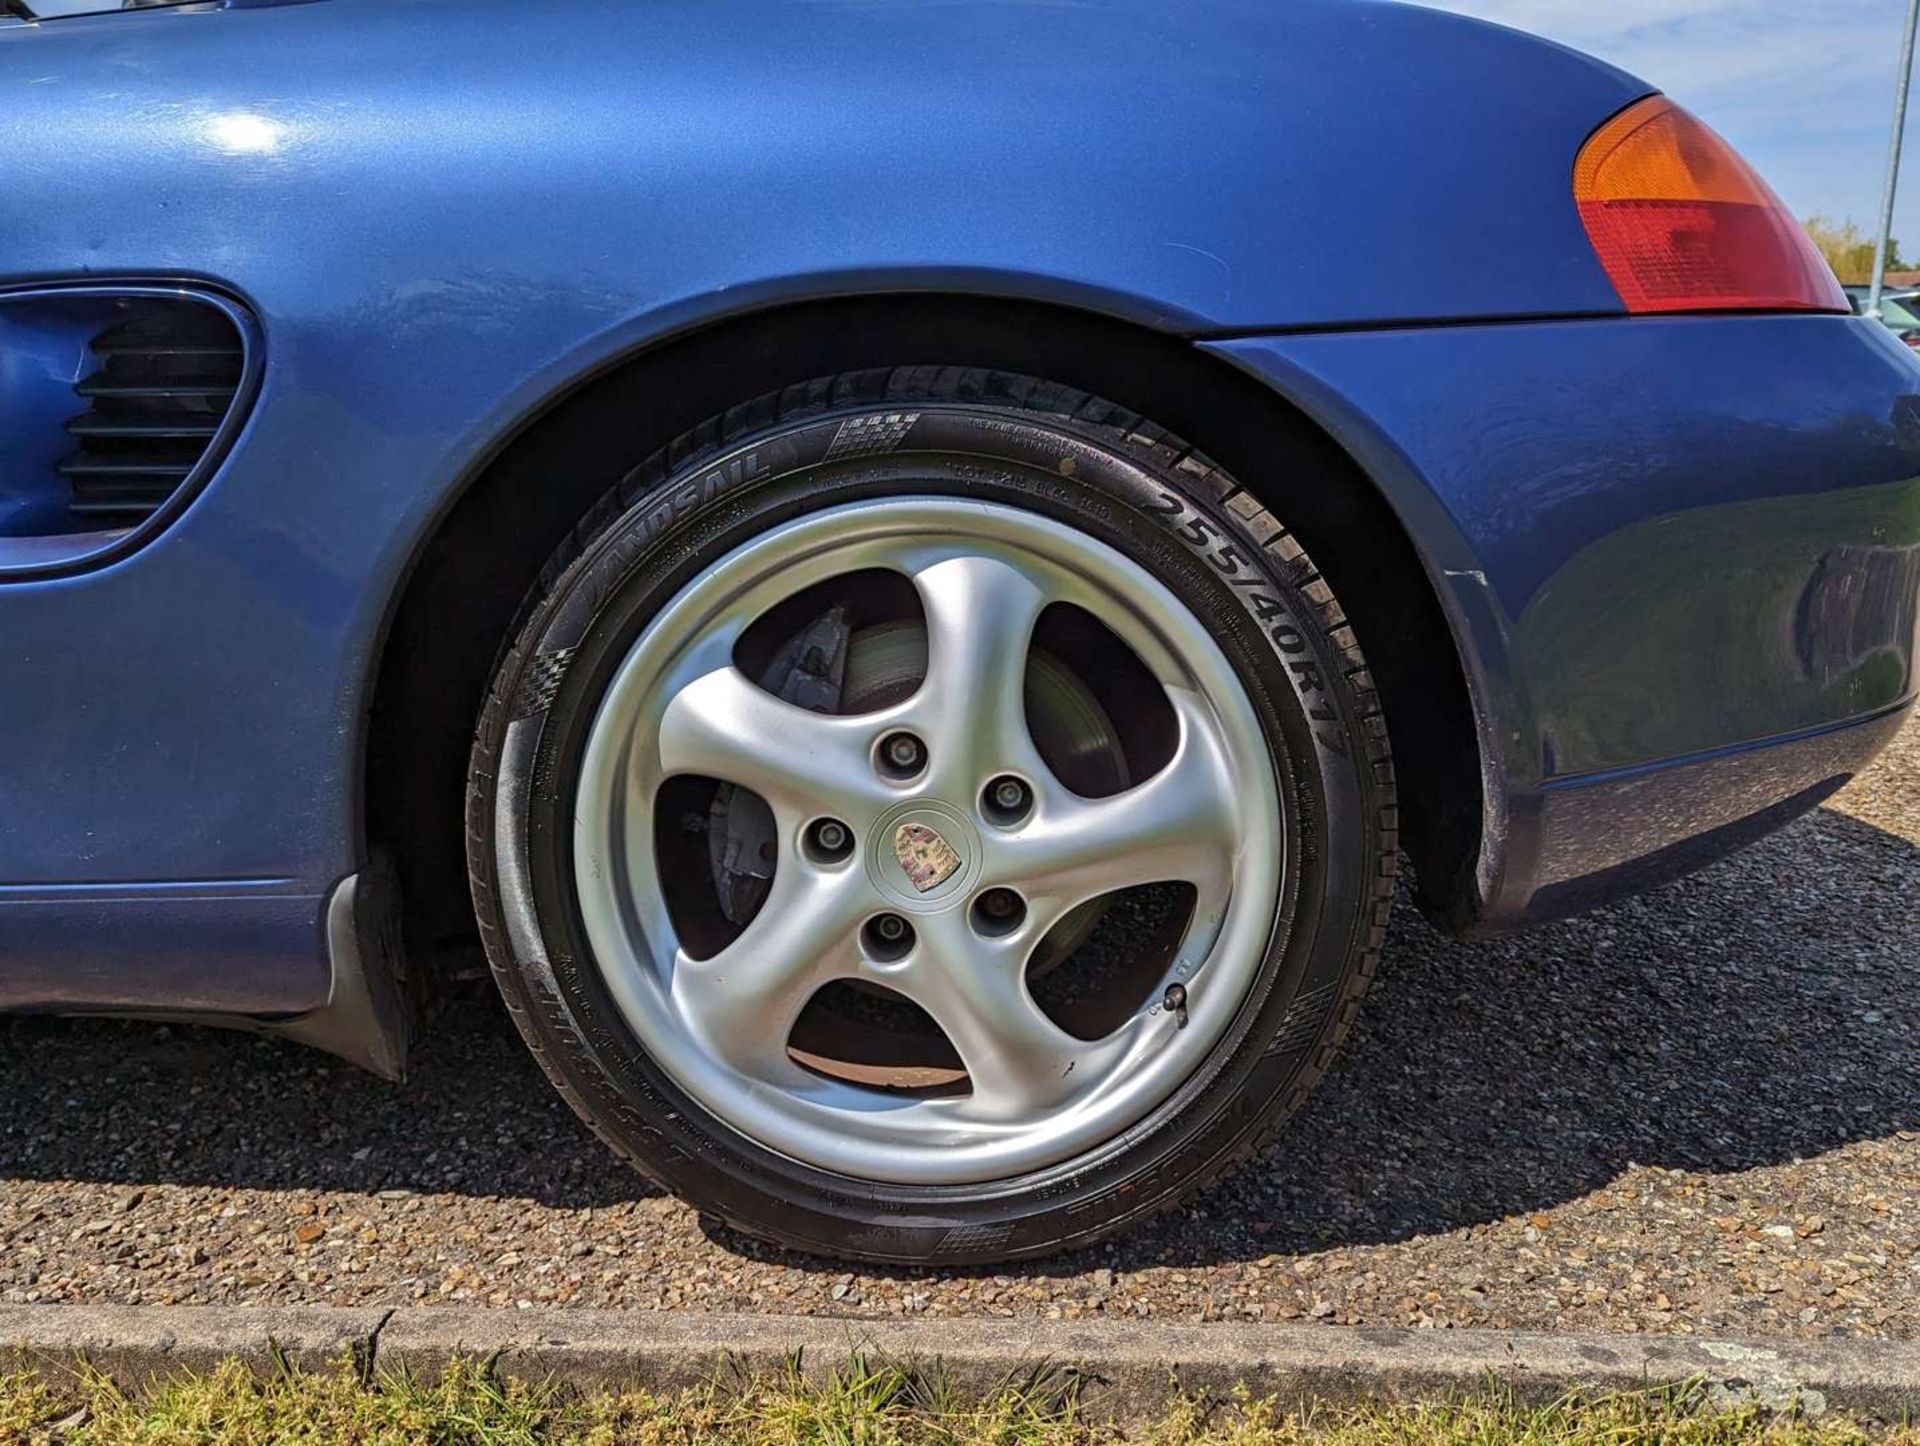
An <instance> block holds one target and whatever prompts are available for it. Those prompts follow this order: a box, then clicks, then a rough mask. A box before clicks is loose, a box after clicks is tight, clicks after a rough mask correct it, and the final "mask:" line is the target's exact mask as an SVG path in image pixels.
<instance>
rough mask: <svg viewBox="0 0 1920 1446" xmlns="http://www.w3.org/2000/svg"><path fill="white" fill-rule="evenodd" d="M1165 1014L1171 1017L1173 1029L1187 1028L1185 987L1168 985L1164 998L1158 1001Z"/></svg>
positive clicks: (1182, 985)
mask: <svg viewBox="0 0 1920 1446" xmlns="http://www.w3.org/2000/svg"><path fill="white" fill-rule="evenodd" d="M1160 1003H1161V1004H1162V1005H1163V1006H1164V1007H1165V1008H1166V1010H1167V1012H1168V1013H1169V1014H1171V1015H1172V1016H1173V1019H1174V1025H1173V1027H1174V1028H1175V1029H1185V1028H1186V1027H1187V986H1186V985H1184V984H1169V985H1168V986H1167V993H1166V997H1165V998H1164V999H1162V1000H1161V1001H1160Z"/></svg>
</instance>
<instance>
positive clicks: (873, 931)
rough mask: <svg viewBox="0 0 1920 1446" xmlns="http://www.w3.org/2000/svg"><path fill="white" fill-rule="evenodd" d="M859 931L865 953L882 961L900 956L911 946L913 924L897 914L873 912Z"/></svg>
mask: <svg viewBox="0 0 1920 1446" xmlns="http://www.w3.org/2000/svg"><path fill="white" fill-rule="evenodd" d="M860 933H861V935H862V939H861V942H862V943H864V944H865V945H866V948H867V953H868V954H870V955H872V956H873V957H874V958H875V959H878V960H880V961H881V962H882V963H885V962H888V961H890V960H894V959H898V958H901V957H902V956H904V955H905V954H906V952H907V951H908V950H909V949H911V948H912V947H913V925H911V924H909V923H908V922H907V921H906V920H905V919H903V918H901V917H900V916H899V915H898V914H875V915H874V916H873V917H872V918H871V919H869V920H867V923H866V927H865V928H864V929H862V930H861V931H860Z"/></svg>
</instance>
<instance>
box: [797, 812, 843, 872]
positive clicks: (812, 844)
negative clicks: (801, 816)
mask: <svg viewBox="0 0 1920 1446" xmlns="http://www.w3.org/2000/svg"><path fill="white" fill-rule="evenodd" d="M852 848H853V830H852V829H850V828H848V827H847V826H846V825H845V824H844V823H842V822H840V820H839V819H837V818H819V819H815V820H814V821H813V825H812V827H810V828H809V829H808V830H807V849H808V851H809V852H811V853H812V854H813V856H814V857H815V858H816V859H818V860H820V861H821V862H823V863H833V862H835V861H836V860H839V859H843V858H845V857H846V856H847V854H848V853H849V852H850V851H851V850H852Z"/></svg>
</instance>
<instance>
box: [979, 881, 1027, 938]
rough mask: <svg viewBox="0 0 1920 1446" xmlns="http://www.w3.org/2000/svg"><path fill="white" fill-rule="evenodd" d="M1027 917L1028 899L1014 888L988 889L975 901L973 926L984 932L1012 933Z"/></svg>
mask: <svg viewBox="0 0 1920 1446" xmlns="http://www.w3.org/2000/svg"><path fill="white" fill-rule="evenodd" d="M1026 917H1027V905H1026V901H1025V900H1023V899H1022V898H1021V897H1020V896H1019V895H1018V894H1016V893H1015V892H1014V891H1013V890H1012V889H988V890H987V891H986V892H985V893H983V894H982V895H981V896H980V897H979V898H977V899H975V900H974V901H973V927H974V928H976V929H978V930H979V931H980V932H981V933H982V934H1011V933H1012V932H1013V931H1014V930H1015V929H1017V928H1019V927H1020V921H1021V920H1022V919H1024V918H1026Z"/></svg>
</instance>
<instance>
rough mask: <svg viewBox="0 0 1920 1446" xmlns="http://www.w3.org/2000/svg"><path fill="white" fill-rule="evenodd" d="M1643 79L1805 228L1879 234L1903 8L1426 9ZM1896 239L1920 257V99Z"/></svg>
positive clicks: (1599, 4)
mask: <svg viewBox="0 0 1920 1446" xmlns="http://www.w3.org/2000/svg"><path fill="white" fill-rule="evenodd" d="M1425 3H1429V4H1433V5H1435V6H1436V7H1437V8H1439V9H1443V10H1455V11H1459V12H1461V13H1462V14H1467V15H1477V16H1479V17H1481V18H1482V19H1485V20H1497V21H1499V22H1500V23H1501V24H1502V25H1512V26H1515V27H1517V28H1518V29H1521V30H1530V31H1532V32H1534V33H1535V34H1536V35H1545V36H1547V37H1549V38H1550V39H1553V40H1558V41H1560V42H1562V43H1563V44H1566V45H1571V46H1573V47H1575V48H1576V49H1579V50H1584V51H1587V52H1588V53H1589V54H1592V55H1597V56H1599V57H1601V58H1602V59H1603V60H1609V61H1612V62H1613V63H1614V64H1615V65H1618V66H1619V67H1621V68H1622V69H1623V70H1629V71H1632V72H1633V73H1634V74H1635V75H1637V76H1639V77H1641V78H1642V79H1643V80H1646V81H1647V82H1648V83H1649V84H1651V85H1655V86H1657V87H1659V88H1660V89H1661V90H1663V91H1665V92H1666V93H1667V94H1668V95H1670V96H1672V97H1673V98H1674V99H1675V100H1677V101H1679V102H1680V103H1681V104H1682V105H1684V106H1686V107H1687V109H1689V110H1691V111H1692V112H1693V113H1694V114H1695V115H1698V116H1699V117H1700V118H1701V119H1702V120H1704V121H1706V122H1707V123H1708V124H1709V125H1711V126H1712V127H1713V128H1714V129H1715V130H1717V131H1719V132H1720V134H1722V135H1723V136H1725V137H1726V138H1727V139H1728V140H1730V141H1732V142H1733V144H1734V145H1735V147H1736V148H1738V150H1739V151H1740V153H1741V154H1742V155H1744V156H1745V157H1746V158H1747V160H1748V161H1750V162H1751V163H1752V164H1753V166H1754V167H1755V169H1757V170H1758V171H1759V172H1760V174H1761V175H1763V176H1765V177H1766V178H1767V181H1768V183H1769V184H1771V185H1772V187H1773V188H1774V190H1776V191H1778V192H1779V193H1780V195H1781V198H1782V199H1783V200H1785V201H1786V203H1787V204H1788V205H1789V206H1791V207H1792V208H1793V210H1794V213H1795V214H1796V215H1799V216H1802V217H1804V216H1808V215H1811V214H1813V213H1815V212H1824V213H1825V214H1827V215H1829V216H1832V217H1834V218H1836V219H1842V218H1845V217H1848V216H1851V217H1852V218H1853V219H1854V220H1855V221H1857V222H1859V224H1860V227H1861V229H1862V230H1863V231H1866V232H1868V233H1871V232H1872V230H1873V227H1874V224H1875V221H1876V218H1877V217H1878V214H1879V210H1880V182H1881V177H1882V175H1883V174H1884V171H1885V168H1886V159H1887V129H1888V127H1889V125H1890V124H1891V122H1892V119H1893V90H1894V79H1895V71H1896V70H1897V69H1898V67H1899V63H1900V27H1901V22H1902V20H1903V19H1904V17H1905V12H1906V6H1905V4H1904V3H1903V0H1425ZM1905 134H1906V139H1905V148H1904V149H1905V156H1904V159H1903V162H1902V168H1901V178H1900V179H1901V185H1900V195H1899V200H1898V202H1897V203H1896V205H1895V209H1894V224H1893V234H1894V235H1895V236H1896V237H1898V238H1900V240H1901V241H1902V242H1903V243H1904V250H1905V253H1906V259H1907V260H1909V261H1912V260H1914V258H1915V257H1917V256H1920V87H1916V89H1915V95H1914V100H1913V105H1912V107H1911V108H1910V109H1909V112H1908V124H1907V127H1906V133H1905Z"/></svg>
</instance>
